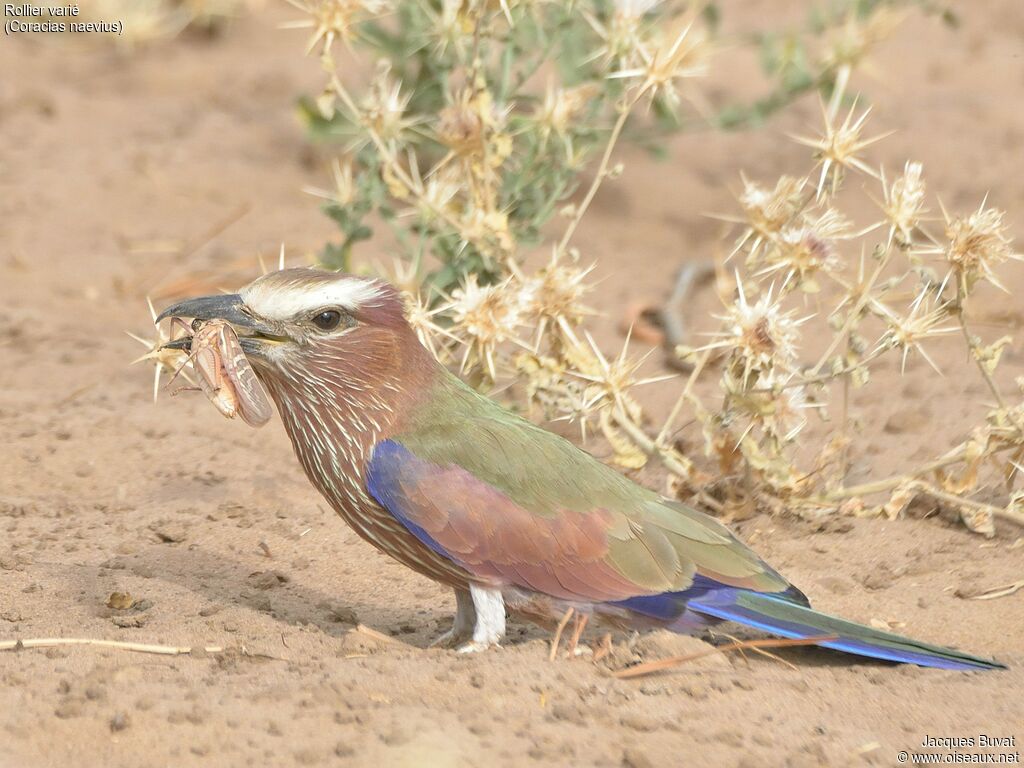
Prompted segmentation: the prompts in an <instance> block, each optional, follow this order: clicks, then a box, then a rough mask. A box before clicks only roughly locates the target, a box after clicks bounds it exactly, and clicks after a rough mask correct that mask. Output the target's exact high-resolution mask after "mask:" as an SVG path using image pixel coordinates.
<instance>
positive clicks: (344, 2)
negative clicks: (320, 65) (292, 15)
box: [285, 0, 389, 54]
mask: <svg viewBox="0 0 1024 768" xmlns="http://www.w3.org/2000/svg"><path fill="white" fill-rule="evenodd" d="M286 2H288V4H289V5H292V6H294V7H295V8H298V9H299V10H300V11H302V12H303V13H305V14H307V15H308V16H309V18H307V19H302V20H300V21H294V22H289V23H288V24H286V25H285V26H286V27H288V28H290V29H312V30H313V34H312V35H310V38H309V43H308V45H307V46H306V53H310V52H312V51H313V50H315V49H316V48H317V46H321V45H322V49H321V50H322V51H323V53H325V54H328V53H330V51H331V48H332V46H333V45H334V43H335V41H337V40H341V41H343V42H344V43H346V44H348V43H349V42H350V41H351V40H352V38H353V36H354V35H355V30H356V27H357V26H358V24H359V23H360V22H361V21H365V20H366V19H368V18H372V17H374V16H378V15H380V14H382V13H384V12H385V11H386V10H387V9H388V7H389V2H388V1H387V0H286Z"/></svg>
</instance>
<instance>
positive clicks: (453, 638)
mask: <svg viewBox="0 0 1024 768" xmlns="http://www.w3.org/2000/svg"><path fill="white" fill-rule="evenodd" d="M472 634H473V633H472V628H470V631H468V632H467V631H466V630H464V629H460V628H458V627H454V626H453V627H452V628H451V629H449V630H448V631H447V632H445V633H444V634H443V635H439V636H438V637H437V638H436V639H435V640H434V641H433V642H432V643H431V644H430V645H428V646H427V647H428V648H458V647H459V646H460V645H462V644H463V643H465V642H466V641H467V640H468V639H469V638H470V637H471V636H472Z"/></svg>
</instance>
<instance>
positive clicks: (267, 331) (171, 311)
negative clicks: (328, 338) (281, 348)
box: [156, 293, 282, 352]
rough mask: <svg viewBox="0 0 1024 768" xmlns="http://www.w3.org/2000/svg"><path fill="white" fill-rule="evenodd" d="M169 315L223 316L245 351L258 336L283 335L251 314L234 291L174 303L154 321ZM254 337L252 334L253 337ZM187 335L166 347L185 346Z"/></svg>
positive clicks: (196, 318)
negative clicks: (232, 328)
mask: <svg viewBox="0 0 1024 768" xmlns="http://www.w3.org/2000/svg"><path fill="white" fill-rule="evenodd" d="M168 317H183V318H184V317H188V318H192V319H193V320H224V321H225V322H228V323H231V325H232V326H233V327H234V329H235V330H236V331H237V332H238V336H239V338H240V340H241V341H242V347H243V348H244V349H246V351H247V352H248V351H254V350H250V349H249V348H250V347H252V346H253V345H252V344H249V343H247V342H248V341H250V340H251V341H255V340H256V339H257V338H265V339H267V340H274V341H279V340H281V339H282V337H281V335H280V333H279V332H278V331H277V329H275V328H273V327H271V326H269V325H267V324H266V323H265V322H263V321H262V320H260V319H259V318H256V317H253V315H252V314H250V313H249V311H248V310H247V309H246V307H245V303H244V302H243V301H242V297H241V296H239V295H238V294H237V293H225V294H219V295H216V296H199V297H197V298H194V299H186V300H185V301H180V302H178V303H177V304H173V305H171V306H169V307H168V308H167V309H165V310H164V311H163V312H161V313H160V314H159V315H157V316H156V322H158V323H159V322H160V321H161V320H165V319H167V318H168ZM254 337H255V338H254ZM190 342H191V338H190V337H187V336H186V337H183V338H180V339H175V340H173V341H170V342H168V343H167V344H165V345H164V348H165V349H184V350H188V348H189V343H190Z"/></svg>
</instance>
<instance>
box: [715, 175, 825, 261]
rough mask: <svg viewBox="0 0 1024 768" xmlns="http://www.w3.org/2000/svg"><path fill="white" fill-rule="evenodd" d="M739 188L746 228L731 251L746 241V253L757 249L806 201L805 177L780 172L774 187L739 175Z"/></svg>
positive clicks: (787, 222)
mask: <svg viewBox="0 0 1024 768" xmlns="http://www.w3.org/2000/svg"><path fill="white" fill-rule="evenodd" d="M740 178H741V179H742V181H743V190H742V191H741V192H740V194H739V196H738V200H739V203H740V207H741V208H742V209H743V215H744V221H745V223H746V224H747V230H746V231H745V232H744V233H743V235H742V236H741V237H740V240H739V242H738V243H737V245H736V248H735V249H734V251H733V252H734V253H735V252H736V251H738V250H739V249H740V248H743V247H744V246H745V245H749V246H750V249H749V254H750V256H751V257H753V258H756V256H757V252H758V251H759V250H760V248H761V246H762V245H763V244H764V243H765V241H767V240H771V239H772V238H775V237H777V236H778V235H779V234H780V233H781V231H782V229H783V228H784V227H785V226H786V225H787V224H789V223H790V222H791V221H792V220H793V219H794V218H795V217H796V216H797V214H799V213H800V211H801V210H803V208H804V206H805V205H806V203H807V199H806V195H805V193H804V187H805V186H806V185H807V179H795V178H793V177H791V176H782V177H781V178H780V179H779V180H778V181H777V182H776V183H775V188H774V189H766V188H765V187H762V186H761V185H760V184H758V183H757V182H754V181H750V180H749V179H748V178H747V177H746V176H743V175H741V176H740Z"/></svg>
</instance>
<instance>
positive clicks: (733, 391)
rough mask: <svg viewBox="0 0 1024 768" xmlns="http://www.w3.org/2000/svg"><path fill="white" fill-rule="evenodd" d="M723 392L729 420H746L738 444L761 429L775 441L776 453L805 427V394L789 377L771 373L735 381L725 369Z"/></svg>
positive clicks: (773, 447)
mask: <svg viewBox="0 0 1024 768" xmlns="http://www.w3.org/2000/svg"><path fill="white" fill-rule="evenodd" d="M722 389H723V390H724V391H725V393H726V395H727V397H728V404H727V408H728V409H729V410H730V411H731V412H732V417H731V418H732V419H733V420H735V419H737V418H738V419H741V420H746V421H747V426H746V428H745V430H744V432H743V433H742V435H741V436H740V438H739V441H738V442H742V441H743V439H744V438H745V437H746V436H747V435H748V434H750V433H751V432H752V431H753V429H754V428H755V427H760V428H761V429H762V430H763V432H764V434H765V435H766V436H767V437H769V438H771V439H772V440H773V441H775V443H776V444H775V445H774V446H772V450H773V451H775V450H777V449H779V448H781V447H782V445H784V444H786V443H791V442H792V441H793V440H794V439H795V438H796V436H797V435H798V434H799V433H800V432H801V431H802V430H803V428H804V427H805V426H806V425H807V409H808V408H809V407H810V406H809V405H808V403H807V397H806V392H805V390H804V388H803V387H801V386H798V385H792V382H791V381H790V377H788V376H786V377H783V376H780V375H779V374H778V373H776V372H775V371H773V370H769V371H766V372H763V373H759V374H758V375H757V376H755V377H753V379H752V380H747V379H744V378H737V377H736V376H735V375H734V373H733V372H732V371H730V370H728V369H726V371H724V372H723V374H722Z"/></svg>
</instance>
